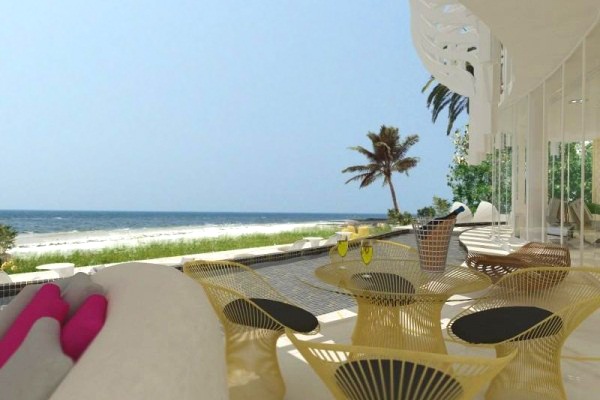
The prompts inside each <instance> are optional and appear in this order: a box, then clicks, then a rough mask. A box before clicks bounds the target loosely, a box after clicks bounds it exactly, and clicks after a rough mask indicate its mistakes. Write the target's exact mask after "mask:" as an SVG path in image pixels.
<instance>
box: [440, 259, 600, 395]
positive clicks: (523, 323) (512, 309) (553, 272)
mask: <svg viewBox="0 0 600 400" xmlns="http://www.w3.org/2000/svg"><path fill="white" fill-rule="evenodd" d="M599 307H600V269H598V268H578V267H544V268H526V269H520V270H517V271H514V272H511V273H510V274H508V275H506V276H504V277H503V278H501V279H500V280H498V282H497V283H496V284H495V285H493V286H492V288H491V289H490V291H489V292H488V293H487V296H486V297H485V298H483V299H481V300H479V301H476V302H475V303H474V304H473V305H471V307H469V308H468V309H467V310H465V311H463V312H462V313H460V314H459V315H457V316H455V317H454V318H453V319H452V320H451V321H450V323H449V324H448V333H449V335H450V336H451V337H452V338H454V339H455V340H459V341H462V342H463V343H471V344H480V345H489V346H494V347H495V349H496V354H497V355H498V356H499V357H502V356H504V355H505V354H507V353H509V352H512V351H514V350H518V354H517V356H516V357H515V358H514V359H513V360H512V361H511V362H510V363H509V364H508V365H507V366H506V368H505V369H504V370H502V372H501V373H500V374H498V376H497V377H496V378H495V379H494V380H493V381H492V382H491V384H490V386H489V388H488V390H487V392H486V399H510V400H515V399H538V398H539V399H566V398H567V397H566V393H565V389H564V386H563V381H562V374H561V366H560V358H561V350H562V347H563V344H564V342H565V340H566V339H567V338H568V337H569V335H570V334H571V332H573V330H574V329H575V328H576V327H577V326H579V325H580V324H581V322H583V321H584V320H585V319H586V318H587V317H588V316H589V315H590V314H591V313H592V312H594V311H595V310H596V309H598V308H599ZM486 318H487V320H486Z"/></svg>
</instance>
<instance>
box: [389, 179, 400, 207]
mask: <svg viewBox="0 0 600 400" xmlns="http://www.w3.org/2000/svg"><path fill="white" fill-rule="evenodd" d="M388 184H389V186H390V192H392V201H393V202H394V210H396V212H397V213H399V212H400V209H399V208H398V202H397V201H396V191H395V190H394V185H392V180H391V179H390V180H389V181H388Z"/></svg>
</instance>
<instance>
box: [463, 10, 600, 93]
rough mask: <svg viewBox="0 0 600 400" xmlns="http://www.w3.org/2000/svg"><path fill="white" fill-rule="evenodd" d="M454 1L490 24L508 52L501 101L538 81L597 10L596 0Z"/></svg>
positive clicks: (565, 53) (560, 59) (594, 17)
mask: <svg viewBox="0 0 600 400" xmlns="http://www.w3.org/2000/svg"><path fill="white" fill-rule="evenodd" d="M458 1H459V2H460V3H461V4H463V5H464V6H465V7H467V8H468V9H469V10H470V11H471V12H472V13H473V14H474V15H476V16H477V17H478V18H479V19H480V20H481V21H483V22H484V23H485V24H486V25H487V26H488V27H489V28H490V30H491V32H492V33H493V35H494V36H495V37H496V38H498V39H499V40H500V42H501V43H502V45H503V46H504V48H505V49H506V51H507V52H508V54H509V56H510V59H511V69H512V87H511V92H510V93H508V96H507V97H505V99H504V101H505V102H506V101H511V100H514V99H519V98H521V97H522V96H524V95H526V94H527V93H529V92H530V91H532V90H533V89H535V88H536V87H537V86H539V85H540V84H541V83H542V82H543V81H544V79H546V78H547V77H548V76H549V75H550V74H551V73H552V72H553V71H554V70H555V69H556V68H558V67H559V66H560V65H561V63H562V62H563V61H564V60H565V59H566V58H567V57H568V56H569V55H570V54H571V53H572V52H573V50H574V49H575V48H576V46H577V45H578V44H579V42H580V41H581V40H582V39H583V37H584V36H585V35H586V33H587V32H588V31H589V30H590V29H591V28H592V26H594V25H595V23H596V21H597V20H598V16H599V15H600V0H568V1H565V0H525V1H524V0H502V1H499V0H458Z"/></svg>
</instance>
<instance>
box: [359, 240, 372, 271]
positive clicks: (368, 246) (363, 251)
mask: <svg viewBox="0 0 600 400" xmlns="http://www.w3.org/2000/svg"><path fill="white" fill-rule="evenodd" d="M360 257H361V258H362V260H363V262H364V263H365V265H369V263H370V262H371V260H372V259H373V244H372V243H371V242H370V241H368V240H365V241H363V242H362V243H361V246H360Z"/></svg>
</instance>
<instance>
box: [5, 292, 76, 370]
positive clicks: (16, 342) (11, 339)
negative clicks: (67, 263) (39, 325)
mask: <svg viewBox="0 0 600 400" xmlns="http://www.w3.org/2000/svg"><path fill="white" fill-rule="evenodd" d="M68 311H69V305H68V304H67V302H66V301H64V300H62V299H61V298H60V288H59V287H58V286H56V285H54V284H52V283H47V284H45V285H44V286H42V287H41V288H40V290H38V291H37V293H36V294H35V296H33V298H32V299H31V301H30V302H29V304H27V306H26V307H25V308H24V309H23V311H21V313H20V314H19V315H18V316H17V318H16V319H15V321H14V322H13V323H12V325H11V326H10V328H8V330H7V331H6V333H5V334H4V336H3V337H2V340H1V341H0V368H2V366H4V364H5V363H6V362H7V361H8V359H9V358H10V357H11V356H12V355H13V354H14V352H15V351H17V349H18V348H19V346H21V343H23V340H25V337H26V336H27V334H28V333H29V330H30V329H31V327H32V326H33V324H34V323H35V322H36V321H37V320H38V319H40V318H43V317H51V318H54V319H56V320H57V321H58V322H59V323H61V324H62V322H63V321H64V320H65V318H66V316H67V313H68Z"/></svg>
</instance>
